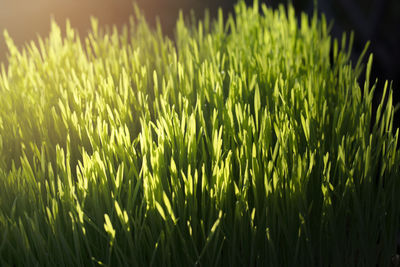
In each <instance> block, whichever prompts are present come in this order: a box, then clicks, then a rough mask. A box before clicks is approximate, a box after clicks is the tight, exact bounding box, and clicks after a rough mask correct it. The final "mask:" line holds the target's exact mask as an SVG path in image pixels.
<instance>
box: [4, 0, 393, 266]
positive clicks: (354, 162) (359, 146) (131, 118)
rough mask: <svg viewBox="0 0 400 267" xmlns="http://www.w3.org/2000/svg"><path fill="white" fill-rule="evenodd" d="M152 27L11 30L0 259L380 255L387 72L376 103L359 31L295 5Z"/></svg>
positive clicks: (385, 213)
mask: <svg viewBox="0 0 400 267" xmlns="http://www.w3.org/2000/svg"><path fill="white" fill-rule="evenodd" d="M160 28H161V27H159V28H157V29H155V30H153V29H150V28H149V26H148V25H147V24H146V22H145V19H144V18H143V17H142V16H141V15H140V12H138V11H137V12H136V14H135V16H133V17H132V19H131V21H130V23H129V25H128V26H126V27H125V28H123V29H122V30H120V31H118V30H117V29H116V28H113V29H111V30H107V31H104V30H102V29H100V28H99V27H98V24H97V21H96V20H95V19H93V21H92V31H91V32H90V33H89V34H88V36H87V37H86V38H85V39H80V38H79V36H78V35H77V33H76V32H75V31H74V30H73V29H72V28H71V27H70V26H69V24H67V27H66V29H65V32H64V29H63V32H64V33H65V34H64V35H62V34H61V29H60V28H59V27H58V26H57V25H56V24H55V23H53V24H52V30H51V33H50V35H49V37H48V38H45V39H39V40H38V42H36V43H34V42H32V43H29V44H27V45H26V46H25V47H24V48H23V49H21V50H20V49H17V48H16V47H15V46H14V44H13V41H12V39H11V38H10V37H9V36H8V34H7V32H5V39H6V42H7V44H8V48H9V52H8V53H9V57H8V62H7V64H6V65H4V64H3V65H2V68H1V75H0V265H1V266H98V265H105V266H149V265H150V266H192V265H198V266H256V265H257V266H268V265H269V266H375V265H376V264H379V266H388V265H389V264H390V260H391V256H392V255H393V254H394V253H395V250H396V238H397V234H398V230H399V229H400V227H399V219H400V205H399V201H400V194H399V192H400V170H399V168H400V151H399V149H398V135H399V130H398V129H392V124H393V119H394V113H395V108H394V107H393V103H392V89H391V88H390V86H389V84H388V83H386V85H385V88H384V92H385V93H384V97H383V98H382V102H381V104H380V105H379V107H378V109H377V112H376V118H372V117H371V113H372V97H373V92H374V89H375V86H374V85H373V83H370V81H369V73H370V70H371V67H372V62H373V60H372V56H370V57H369V58H368V59H367V61H366V62H367V66H366V82H365V84H363V85H360V84H359V83H358V81H357V79H358V78H359V76H360V75H361V73H362V70H363V64H362V62H364V61H363V60H362V58H360V60H359V62H353V63H352V62H350V59H349V58H350V53H351V44H352V36H351V35H350V36H347V37H346V35H343V38H342V40H340V41H337V40H333V39H332V38H331V37H330V36H329V30H328V27H327V23H326V21H325V19H324V18H323V17H322V18H318V16H317V15H314V16H313V17H311V18H309V17H307V16H306V15H305V14H302V15H301V17H296V16H295V14H294V10H293V8H292V7H290V6H289V7H288V8H284V7H283V6H281V7H280V8H279V9H278V10H272V9H269V8H267V7H266V6H265V5H262V6H261V7H259V6H258V4H257V3H256V4H254V6H253V7H246V6H245V4H244V3H243V2H239V3H238V4H237V5H236V6H235V15H234V16H233V15H231V16H229V18H228V20H227V21H226V22H224V21H223V16H222V12H219V16H218V17H217V19H215V20H211V19H210V18H209V17H208V16H207V15H206V16H205V18H204V19H202V20H200V21H199V22H197V23H194V22H192V23H188V22H185V20H184V19H183V16H181V18H180V19H179V20H178V21H177V25H176V37H175V39H174V40H170V39H168V38H167V37H165V36H164V35H163V34H162V32H161V29H160ZM62 36H64V37H62ZM372 121H374V123H373V124H372Z"/></svg>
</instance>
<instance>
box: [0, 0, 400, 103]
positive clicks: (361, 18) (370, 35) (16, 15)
mask: <svg viewBox="0 0 400 267" xmlns="http://www.w3.org/2000/svg"><path fill="white" fill-rule="evenodd" d="M235 2H236V1H235V0H136V3H137V4H138V6H139V7H140V9H141V10H142V11H143V12H144V14H145V16H146V18H147V20H148V22H149V23H150V24H151V25H153V26H154V25H155V17H156V16H158V17H159V18H160V21H161V24H162V27H163V30H164V33H165V34H167V35H169V36H170V37H173V31H174V26H175V21H176V19H177V16H178V12H179V9H182V10H183V12H184V13H186V14H189V11H190V10H192V9H193V10H194V11H195V14H196V15H197V17H201V16H202V15H203V14H204V9H206V8H208V9H209V10H210V13H211V15H215V14H216V13H217V7H222V9H223V10H224V13H225V14H227V13H228V12H232V10H233V5H234V4H235ZM259 2H262V3H265V4H267V5H268V6H272V7H277V6H278V5H279V4H280V3H283V4H286V3H287V2H288V0H259ZM292 2H293V4H294V6H295V9H296V11H297V12H298V13H300V12H306V13H309V14H312V12H313V10H314V6H315V4H316V5H317V9H318V11H319V12H323V13H324V14H325V15H326V17H327V19H328V21H333V22H334V24H333V25H334V26H333V28H332V31H331V34H332V35H333V36H334V37H338V38H341V35H342V32H344V31H345V32H349V31H351V30H353V31H354V33H355V43H354V49H353V51H354V55H353V58H354V60H356V59H357V58H358V56H359V54H360V52H361V51H362V49H363V48H364V45H365V43H366V42H367V41H368V40H370V41H371V45H370V48H369V52H372V53H374V64H373V73H372V75H373V79H375V78H379V87H382V86H383V82H384V80H392V81H393V83H394V88H395V99H396V102H397V103H398V102H399V99H400V94H399V93H400V80H399V77H400V1H399V0H293V1H292ZM246 3H247V4H252V0H246ZM132 13H133V1H132V0H0V31H1V33H2V32H3V31H4V29H7V30H8V32H9V34H10V35H11V37H12V38H13V39H14V41H15V43H16V44H17V45H18V46H22V45H23V44H24V43H25V42H27V41H30V40H36V37H37V35H38V34H39V35H41V36H46V35H47V34H48V32H49V29H50V19H51V18H52V17H53V18H54V19H55V20H56V21H57V22H58V23H59V24H60V25H62V27H63V26H64V25H65V20H66V19H67V18H69V19H70V21H71V24H72V26H73V27H74V28H76V29H78V31H79V33H80V35H81V36H85V35H86V34H87V32H88V30H89V28H90V16H95V17H97V18H98V19H99V21H100V24H101V25H110V24H116V25H118V26H121V25H123V24H126V23H128V18H129V15H131V14H132ZM6 55H7V49H6V47H5V43H4V38H3V36H2V35H1V36H0V62H6ZM378 98H379V97H378Z"/></svg>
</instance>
